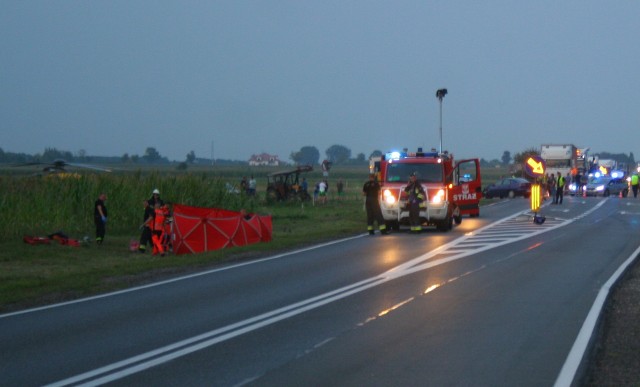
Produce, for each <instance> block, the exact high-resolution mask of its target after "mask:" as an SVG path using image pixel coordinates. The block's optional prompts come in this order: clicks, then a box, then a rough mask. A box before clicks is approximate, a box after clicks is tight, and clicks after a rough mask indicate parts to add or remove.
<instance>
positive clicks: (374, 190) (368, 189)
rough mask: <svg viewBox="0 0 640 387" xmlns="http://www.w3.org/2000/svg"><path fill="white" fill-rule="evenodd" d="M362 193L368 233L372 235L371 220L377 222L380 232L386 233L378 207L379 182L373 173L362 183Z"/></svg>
mask: <svg viewBox="0 0 640 387" xmlns="http://www.w3.org/2000/svg"><path fill="white" fill-rule="evenodd" d="M362 194H363V195H364V196H365V202H364V205H365V208H366V210H367V231H369V235H373V234H374V231H373V222H374V221H375V222H378V229H379V230H380V233H381V234H388V233H389V231H388V230H387V226H386V224H385V223H384V218H383V217H382V210H381V209H380V201H379V197H380V183H378V180H377V179H376V175H375V174H370V175H369V181H367V182H366V183H364V186H363V187H362Z"/></svg>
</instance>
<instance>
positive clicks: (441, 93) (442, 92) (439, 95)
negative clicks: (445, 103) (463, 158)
mask: <svg viewBox="0 0 640 387" xmlns="http://www.w3.org/2000/svg"><path fill="white" fill-rule="evenodd" d="M445 95H447V89H438V90H437V91H436V98H438V100H439V101H440V153H442V100H443V99H444V96H445Z"/></svg>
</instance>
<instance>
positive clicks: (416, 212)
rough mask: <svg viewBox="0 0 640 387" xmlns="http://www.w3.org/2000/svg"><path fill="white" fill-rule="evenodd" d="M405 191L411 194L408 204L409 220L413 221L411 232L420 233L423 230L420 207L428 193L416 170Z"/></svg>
mask: <svg viewBox="0 0 640 387" xmlns="http://www.w3.org/2000/svg"><path fill="white" fill-rule="evenodd" d="M404 192H406V193H407V194H408V195H409V199H408V202H407V205H408V206H409V222H410V223H411V232H412V233H418V232H420V231H422V225H421V224H420V207H422V206H423V203H424V199H425V197H426V194H425V192H424V188H422V185H421V184H420V182H419V181H418V176H417V174H416V173H415V172H414V173H412V174H411V176H410V177H409V183H408V184H407V186H406V187H405V188H404Z"/></svg>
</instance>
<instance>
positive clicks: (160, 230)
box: [151, 202, 166, 256]
mask: <svg viewBox="0 0 640 387" xmlns="http://www.w3.org/2000/svg"><path fill="white" fill-rule="evenodd" d="M165 219H166V213H165V210H164V208H162V207H161V206H160V203H158V202H156V204H155V206H154V216H153V230H152V231H153V235H152V236H151V240H152V241H153V255H156V254H160V255H161V256H164V246H163V239H164V221H165Z"/></svg>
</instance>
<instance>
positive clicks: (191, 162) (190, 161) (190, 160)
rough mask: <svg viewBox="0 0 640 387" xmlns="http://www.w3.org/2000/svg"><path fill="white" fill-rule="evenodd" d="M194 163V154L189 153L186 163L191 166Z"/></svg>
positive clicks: (192, 152)
mask: <svg viewBox="0 0 640 387" xmlns="http://www.w3.org/2000/svg"><path fill="white" fill-rule="evenodd" d="M195 161H196V153H195V152H194V151H191V152H189V153H187V163H189V164H193V163H194V162H195Z"/></svg>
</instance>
